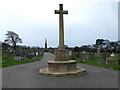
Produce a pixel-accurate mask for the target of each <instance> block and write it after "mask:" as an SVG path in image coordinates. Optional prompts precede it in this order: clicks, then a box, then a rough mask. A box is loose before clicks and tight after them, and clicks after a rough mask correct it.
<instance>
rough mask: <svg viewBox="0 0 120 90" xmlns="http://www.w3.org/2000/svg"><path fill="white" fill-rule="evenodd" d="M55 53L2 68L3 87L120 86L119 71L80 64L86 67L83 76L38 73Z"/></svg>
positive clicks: (52, 58)
mask: <svg viewBox="0 0 120 90" xmlns="http://www.w3.org/2000/svg"><path fill="white" fill-rule="evenodd" d="M48 60H54V55H52V54H50V53H45V54H44V57H43V59H42V61H39V62H33V63H27V64H21V65H14V66H9V67H4V68H2V70H3V71H2V79H3V81H2V86H3V87H2V88H118V71H116V70H110V69H106V68H101V67H96V66H92V65H84V64H78V66H80V67H83V68H85V69H86V71H87V74H85V75H82V76H72V77H71V76H65V77H55V76H46V75H40V74H38V72H39V69H40V68H43V67H47V61H48Z"/></svg>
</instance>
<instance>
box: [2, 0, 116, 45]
mask: <svg viewBox="0 0 120 90" xmlns="http://www.w3.org/2000/svg"><path fill="white" fill-rule="evenodd" d="M60 3H62V4H63V9H64V10H68V15H64V27H65V28H64V30H65V44H66V45H68V46H76V45H78V46H81V45H87V44H94V43H95V40H96V39H97V38H104V39H109V40H111V41H117V40H118V1H117V0H112V1H111V0H107V1H105V0H104V2H103V1H102V0H94V1H93V0H92V1H91V0H89V1H88V0H69V1H68V0H63V1H61V0H1V1H0V41H4V39H5V34H6V33H7V31H14V32H16V33H17V34H19V36H20V37H21V38H22V40H23V44H22V45H28V46H40V47H44V41H45V38H47V40H48V46H49V47H56V46H58V42H59V41H58V40H59V39H58V31H59V30H58V29H59V27H58V25H59V23H58V22H59V21H58V20H59V15H58V14H54V10H58V9H59V4H60Z"/></svg>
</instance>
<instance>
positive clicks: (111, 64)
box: [70, 52, 120, 70]
mask: <svg viewBox="0 0 120 90" xmlns="http://www.w3.org/2000/svg"><path fill="white" fill-rule="evenodd" d="M78 53H79V54H78ZM88 53H91V52H86V53H85V54H84V53H83V52H73V53H72V55H71V56H70V58H71V59H74V60H76V61H77V63H82V64H89V65H95V66H100V67H105V68H109V69H114V70H120V64H119V59H118V57H119V54H114V56H113V53H112V54H109V56H108V57H109V60H107V59H108V58H107V57H104V55H105V52H101V54H100V56H97V53H94V54H93V55H92V58H91V55H89V54H88ZM106 53H107V52H106ZM78 55H79V56H78ZM82 60H85V62H83V61H82Z"/></svg>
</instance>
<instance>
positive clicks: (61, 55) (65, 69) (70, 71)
mask: <svg viewBox="0 0 120 90" xmlns="http://www.w3.org/2000/svg"><path fill="white" fill-rule="evenodd" d="M59 9H60V10H55V14H59V48H58V49H56V50H55V60H53V61H48V68H42V69H40V71H39V73H40V74H47V75H55V76H56V75H74V74H78V73H79V74H85V72H86V70H85V69H83V68H81V67H76V63H77V62H76V61H75V60H69V51H68V50H67V49H65V47H64V24H63V14H68V11H66V10H63V4H59Z"/></svg>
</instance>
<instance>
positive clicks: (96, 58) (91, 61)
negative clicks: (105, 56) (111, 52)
mask: <svg viewBox="0 0 120 90" xmlns="http://www.w3.org/2000/svg"><path fill="white" fill-rule="evenodd" d="M70 58H71V56H70ZM110 58H114V59H116V60H115V65H108V64H104V65H99V64H98V60H99V58H98V57H97V56H95V58H94V59H93V60H90V59H87V60H86V62H81V61H80V58H76V61H77V63H82V64H88V65H94V66H100V67H105V68H110V69H114V70H120V66H119V65H118V60H117V55H115V56H114V57H112V56H110ZM104 63H106V60H104Z"/></svg>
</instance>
